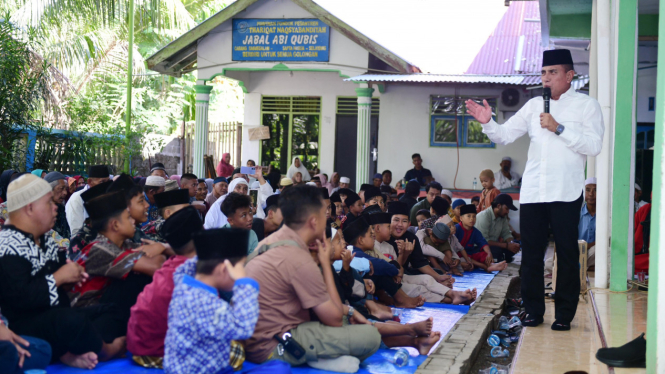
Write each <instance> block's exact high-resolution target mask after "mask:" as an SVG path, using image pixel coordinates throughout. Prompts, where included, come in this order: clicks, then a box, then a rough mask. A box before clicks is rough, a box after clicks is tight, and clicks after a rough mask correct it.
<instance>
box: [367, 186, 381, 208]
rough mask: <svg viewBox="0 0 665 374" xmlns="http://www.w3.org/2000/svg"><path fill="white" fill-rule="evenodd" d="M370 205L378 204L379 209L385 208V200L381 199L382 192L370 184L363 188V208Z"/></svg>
mask: <svg viewBox="0 0 665 374" xmlns="http://www.w3.org/2000/svg"><path fill="white" fill-rule="evenodd" d="M371 205H378V206H379V208H381V211H385V209H386V202H385V201H384V200H383V194H382V193H381V189H380V188H379V187H375V186H370V187H368V188H367V190H365V208H367V207H368V206H371Z"/></svg>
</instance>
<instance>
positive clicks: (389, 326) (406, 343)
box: [309, 218, 441, 355]
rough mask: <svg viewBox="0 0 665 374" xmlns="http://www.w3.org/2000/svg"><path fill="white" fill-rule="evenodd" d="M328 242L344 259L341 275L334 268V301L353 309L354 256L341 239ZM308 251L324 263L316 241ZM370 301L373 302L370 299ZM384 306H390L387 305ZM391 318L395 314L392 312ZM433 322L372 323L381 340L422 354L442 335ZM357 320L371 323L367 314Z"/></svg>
mask: <svg viewBox="0 0 665 374" xmlns="http://www.w3.org/2000/svg"><path fill="white" fill-rule="evenodd" d="M361 219H362V220H364V219H363V218H360V219H358V220H356V221H355V222H354V223H353V224H355V223H356V222H358V221H360V220H361ZM328 245H329V246H330V245H332V251H330V254H331V260H332V261H335V260H340V259H341V260H343V262H344V265H343V268H342V271H341V272H340V274H337V273H336V272H334V271H333V272H332V274H333V277H334V279H335V285H336V286H337V294H336V295H331V296H332V299H333V301H334V302H335V303H337V305H338V307H339V308H341V307H342V305H349V308H353V306H352V305H354V304H353V303H350V301H351V300H350V299H349V296H350V295H351V294H352V293H353V289H352V288H353V283H352V281H353V280H354V279H353V277H352V276H349V274H348V273H349V271H351V270H350V269H351V268H350V266H349V265H350V262H351V259H352V258H353V255H352V254H350V253H349V251H347V250H346V249H345V248H344V247H343V246H342V245H341V243H340V241H333V242H332V244H328ZM309 250H310V254H311V255H312V259H314V262H316V263H317V264H318V265H319V267H320V266H321V262H320V260H319V256H320V254H319V251H318V245H316V242H312V244H311V245H310V246H309ZM381 261H383V260H381ZM367 303H373V301H371V300H367ZM384 308H387V307H385V306H384ZM354 309H355V308H354ZM387 309H388V313H389V314H390V308H387ZM367 310H368V311H371V310H372V308H371V307H369V305H368V306H367ZM355 313H359V310H354V311H353V314H355ZM361 314H362V313H361ZM390 317H392V315H390ZM356 318H359V317H356ZM433 321H434V319H433V318H432V317H429V318H428V319H426V320H424V321H420V322H416V323H407V324H404V325H402V324H400V323H398V322H393V321H388V322H378V321H372V325H374V327H376V328H377V330H378V331H379V334H381V340H382V341H383V343H384V344H385V345H386V346H388V347H413V348H416V349H417V350H418V351H419V352H420V354H423V355H426V354H428V353H429V350H430V349H431V348H432V345H434V343H436V342H437V341H438V340H439V339H440V338H441V333H440V332H438V331H435V332H432V325H433ZM355 322H356V323H369V322H368V321H367V320H366V319H365V316H364V315H363V316H362V318H360V319H356V321H355Z"/></svg>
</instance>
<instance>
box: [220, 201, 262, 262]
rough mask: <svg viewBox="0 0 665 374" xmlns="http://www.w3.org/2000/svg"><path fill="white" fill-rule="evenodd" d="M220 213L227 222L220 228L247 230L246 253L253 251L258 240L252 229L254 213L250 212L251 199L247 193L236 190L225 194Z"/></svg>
mask: <svg viewBox="0 0 665 374" xmlns="http://www.w3.org/2000/svg"><path fill="white" fill-rule="evenodd" d="M221 208H222V213H224V215H225V216H226V219H227V220H228V222H227V223H226V225H224V226H222V228H234V229H242V230H247V231H249V241H248V243H247V253H246V255H249V254H250V253H252V252H254V250H255V249H256V246H257V244H259V240H258V239H257V237H256V233H255V232H254V230H252V224H253V223H254V215H253V214H252V199H251V198H250V197H249V196H247V195H241V194H239V193H237V192H231V193H230V194H228V195H226V198H225V199H224V201H223V202H222V206H221Z"/></svg>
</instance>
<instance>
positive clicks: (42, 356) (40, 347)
mask: <svg viewBox="0 0 665 374" xmlns="http://www.w3.org/2000/svg"><path fill="white" fill-rule="evenodd" d="M21 337H22V338H23V339H25V340H27V341H28V342H29V343H30V346H29V347H28V348H27V349H28V352H30V355H31V357H26V358H25V361H23V368H19V367H18V351H17V350H16V347H15V346H14V344H12V343H10V342H8V341H0V368H2V372H3V373H7V374H22V373H23V371H24V370H31V369H46V367H47V366H48V364H49V362H51V346H50V345H49V344H48V343H47V342H45V341H44V340H41V339H37V338H33V337H30V336H21ZM5 370H6V371H5Z"/></svg>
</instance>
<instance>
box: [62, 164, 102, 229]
mask: <svg viewBox="0 0 665 374" xmlns="http://www.w3.org/2000/svg"><path fill="white" fill-rule="evenodd" d="M108 180H109V168H108V166H106V165H95V166H91V167H90V169H88V184H86V186H85V187H83V189H82V190H80V191H76V192H74V194H72V196H71V197H70V198H69V201H67V205H65V214H66V215H67V223H68V224H69V229H70V230H71V231H72V238H73V237H74V236H75V235H76V233H77V232H78V231H79V230H80V229H81V227H83V221H85V219H86V218H88V213H87V212H86V211H85V209H84V208H83V200H81V194H82V193H83V192H85V191H87V190H88V189H89V188H90V187H95V186H96V185H98V184H100V183H104V182H106V181H108Z"/></svg>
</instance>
